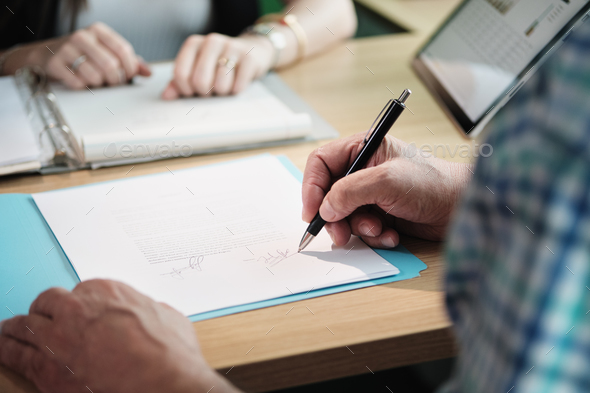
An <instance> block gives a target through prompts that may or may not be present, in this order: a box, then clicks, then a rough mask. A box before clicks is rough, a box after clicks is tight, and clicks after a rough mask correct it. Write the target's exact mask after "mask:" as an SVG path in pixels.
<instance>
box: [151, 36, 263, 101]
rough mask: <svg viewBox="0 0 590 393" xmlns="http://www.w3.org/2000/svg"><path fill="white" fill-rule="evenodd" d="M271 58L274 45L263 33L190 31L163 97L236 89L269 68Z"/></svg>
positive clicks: (240, 89)
mask: <svg viewBox="0 0 590 393" xmlns="http://www.w3.org/2000/svg"><path fill="white" fill-rule="evenodd" d="M273 58H274V48H273V46H272V44H271V43H270V41H269V40H268V39H267V38H265V37H258V36H254V35H244V36H240V37H238V38H232V37H228V36H225V35H221V34H216V33H212V34H209V35H206V36H202V35H192V36H190V37H188V38H187V39H186V41H185V42H184V44H183V45H182V47H181V48H180V51H179V52H178V55H177V56H176V62H175V65H174V77H173V79H172V81H170V83H169V84H168V86H167V87H166V89H165V90H164V92H163V93H162V98H163V99H166V100H172V99H175V98H178V97H181V96H183V97H191V96H194V95H200V96H205V95H210V94H217V95H227V94H236V93H239V92H241V91H242V90H244V89H245V88H246V87H247V86H248V85H249V84H250V83H251V82H252V81H253V80H255V79H257V78H259V77H261V76H262V75H264V74H266V73H267V72H268V71H269V69H270V67H271V66H272V61H273Z"/></svg>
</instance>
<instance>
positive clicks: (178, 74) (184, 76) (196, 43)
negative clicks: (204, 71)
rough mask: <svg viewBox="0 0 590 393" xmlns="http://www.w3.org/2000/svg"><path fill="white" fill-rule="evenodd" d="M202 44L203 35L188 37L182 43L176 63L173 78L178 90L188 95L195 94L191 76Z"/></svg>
mask: <svg viewBox="0 0 590 393" xmlns="http://www.w3.org/2000/svg"><path fill="white" fill-rule="evenodd" d="M202 44H203V37H201V36H197V35H192V36H190V37H188V38H187V39H186V40H185V41H184V43H183V44H182V47H181V48H180V51H179V52H178V55H177V56H176V61H175V63H174V77H173V79H172V80H173V82H174V85H175V86H176V88H177V89H178V92H179V93H180V94H182V95H184V96H187V97H188V96H192V95H193V87H192V86H191V77H192V74H193V69H194V68H195V62H196V59H197V53H198V52H199V48H200V47H201V45H202Z"/></svg>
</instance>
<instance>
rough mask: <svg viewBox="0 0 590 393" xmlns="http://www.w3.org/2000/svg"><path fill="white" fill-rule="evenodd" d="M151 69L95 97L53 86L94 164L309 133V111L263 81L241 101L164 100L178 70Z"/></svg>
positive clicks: (97, 90)
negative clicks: (285, 100)
mask: <svg viewBox="0 0 590 393" xmlns="http://www.w3.org/2000/svg"><path fill="white" fill-rule="evenodd" d="M151 69H152V76H150V77H149V78H144V77H135V78H134V83H133V84H130V85H125V86H119V87H108V88H95V89H92V90H91V91H90V90H82V91H71V90H67V89H65V88H64V87H62V86H60V85H54V86H53V87H52V90H53V92H54V93H55V95H56V97H57V102H58V105H59V108H60V110H61V111H62V114H63V116H64V118H65V120H66V122H67V123H68V125H69V126H70V128H71V129H72V130H73V132H74V134H75V135H76V136H77V137H78V139H80V140H81V142H82V143H83V145H84V152H85V155H86V160H87V161H88V162H100V161H111V160H122V159H135V160H136V161H137V159H141V158H146V157H150V158H152V159H158V158H169V157H172V156H179V155H184V156H188V155H190V154H192V153H195V152H199V151H204V150H208V149H215V148H222V147H227V146H239V145H244V144H253V143H259V142H265V141H273V140H284V139H293V138H301V137H304V136H305V135H307V134H309V133H310V132H311V129H312V122H311V117H310V116H309V115H308V114H307V113H294V112H293V111H292V110H291V109H290V108H289V107H287V106H286V105H285V104H283V103H282V102H281V101H280V100H279V99H278V98H277V97H275V96H274V95H273V94H272V93H271V92H270V91H269V90H268V89H267V88H266V87H265V86H264V85H263V84H262V83H261V82H259V81H255V82H254V83H252V84H251V85H250V86H249V87H248V88H247V89H246V90H245V91H243V92H242V93H240V94H238V95H235V96H228V97H216V96H213V94H210V95H208V96H207V97H191V98H182V99H178V100H173V101H164V100H162V99H161V98H160V95H161V94H162V91H163V90H164V88H165V87H166V85H167V84H168V82H169V81H170V79H171V76H172V71H173V64H172V63H162V64H155V65H152V66H151ZM123 146H129V147H123ZM183 146H184V147H183Z"/></svg>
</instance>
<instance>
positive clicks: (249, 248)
mask: <svg viewBox="0 0 590 393" xmlns="http://www.w3.org/2000/svg"><path fill="white" fill-rule="evenodd" d="M33 197H34V199H35V202H36V203H37V206H38V207H39V209H40V210H41V213H42V214H43V216H44V217H45V219H46V220H47V223H48V224H49V226H50V227H51V229H52V230H53V233H54V234H55V236H56V237H57V239H58V240H59V242H60V244H61V246H62V248H63V249H64V251H65V253H66V254H67V256H68V258H69V259H70V261H71V263H72V265H73V266H74V268H75V269H76V273H77V274H78V276H79V277H80V279H81V280H88V279H92V278H109V279H114V280H119V281H123V282H125V283H127V284H129V285H131V286H133V287H135V288H136V289H137V290H139V291H141V292H143V293H145V294H147V295H149V296H151V297H153V298H155V299H156V300H158V301H164V302H167V303H168V304H170V305H172V306H173V307H175V308H177V309H179V310H180V311H181V312H182V313H184V314H185V315H192V314H196V313H200V312H205V311H211V310H216V309H220V308H225V307H230V306H236V305H240V304H246V303H251V302H256V301H260V300H266V299H271V298H276V297H281V296H285V295H290V294H291V293H298V292H299V293H300V292H308V291H310V290H311V289H317V288H322V287H328V286H334V285H338V284H343V283H349V282H354V281H362V280H367V279H370V278H378V277H385V276H391V275H395V274H397V273H399V270H398V269H397V268H396V267H395V266H393V265H392V264H390V263H389V262H387V261H386V260H384V259H383V258H381V257H380V256H379V255H378V254H376V253H375V252H374V251H373V250H371V249H370V248H369V247H367V246H366V245H365V244H364V243H363V242H362V241H360V240H359V239H358V238H355V239H354V240H353V241H352V242H351V243H349V244H348V245H347V246H346V247H342V248H341V247H334V246H333V245H332V242H331V240H330V238H329V236H328V235H327V233H326V232H325V231H322V232H321V233H320V235H319V236H318V237H317V238H316V239H315V240H314V241H313V242H312V243H311V244H310V245H309V246H308V248H307V249H306V250H304V251H303V252H302V253H300V254H297V246H298V244H299V241H300V239H301V236H302V235H303V233H304V231H305V228H306V226H307V225H306V224H305V223H303V222H302V221H301V184H300V183H299V182H298V181H297V180H296V179H295V178H294V177H293V176H292V175H291V173H289V171H288V170H287V169H286V168H285V167H284V166H283V165H282V164H281V162H280V161H279V160H278V159H277V158H276V157H273V156H270V155H265V156H257V157H254V158H251V159H247V160H240V161H235V162H231V163H226V164H220V165H216V166H211V167H206V168H201V169H199V168H195V169H190V170H184V171H175V172H174V173H171V172H168V171H167V172H165V173H163V174H160V175H155V176H145V177H139V178H135V179H129V180H121V181H116V182H109V183H103V184H98V185H90V186H83V187H78V188H73V189H66V190H58V191H51V192H45V193H40V194H34V195H33Z"/></svg>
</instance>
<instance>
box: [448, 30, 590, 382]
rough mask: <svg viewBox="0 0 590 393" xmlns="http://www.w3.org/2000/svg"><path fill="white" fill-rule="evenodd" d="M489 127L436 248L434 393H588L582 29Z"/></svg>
mask: <svg viewBox="0 0 590 393" xmlns="http://www.w3.org/2000/svg"><path fill="white" fill-rule="evenodd" d="M490 128H491V129H490V130H488V131H489V136H490V137H489V138H488V141H487V142H488V143H489V144H491V145H492V147H493V153H492V155H491V156H489V157H488V158H481V157H480V159H479V161H478V162H477V166H476V171H475V175H474V178H473V181H472V183H471V184H470V186H469V188H468V190H467V191H466V192H465V195H464V197H463V200H462V203H461V205H460V206H459V207H458V209H457V214H456V215H455V219H454V223H453V224H452V228H451V230H450V232H449V238H448V242H447V248H446V259H447V263H448V265H447V266H448V269H447V276H446V291H447V306H448V311H449V314H450V316H451V318H452V320H453V322H454V328H455V333H456V337H457V341H458V344H459V356H458V358H457V364H456V369H455V371H454V375H453V377H452V378H451V380H450V381H449V382H448V383H447V384H446V385H445V386H444V387H443V388H442V389H441V393H442V392H445V393H454V392H464V393H477V392H494V393H507V392H510V393H521V392H527V393H528V392H535V393H543V392H551V393H553V392H558V393H569V392H590V23H585V24H583V25H582V26H581V27H580V28H579V29H577V30H576V31H574V32H573V33H572V36H571V37H570V38H568V40H567V41H566V42H565V44H564V45H563V46H562V47H561V48H560V49H559V50H558V51H557V53H556V54H554V55H553V57H552V58H551V59H550V60H549V61H548V62H547V63H545V65H544V66H543V67H542V68H541V69H540V70H539V72H538V73H537V74H536V75H535V76H534V77H533V79H531V80H530V81H529V82H528V83H527V84H526V85H525V87H524V88H523V89H522V90H521V91H520V92H519V93H518V94H516V96H515V97H514V99H513V100H512V101H511V102H510V103H509V104H508V105H507V106H506V107H505V108H504V109H503V110H502V111H501V112H500V113H499V114H498V116H497V117H496V119H495V120H494V122H493V123H492V124H491V125H490Z"/></svg>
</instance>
